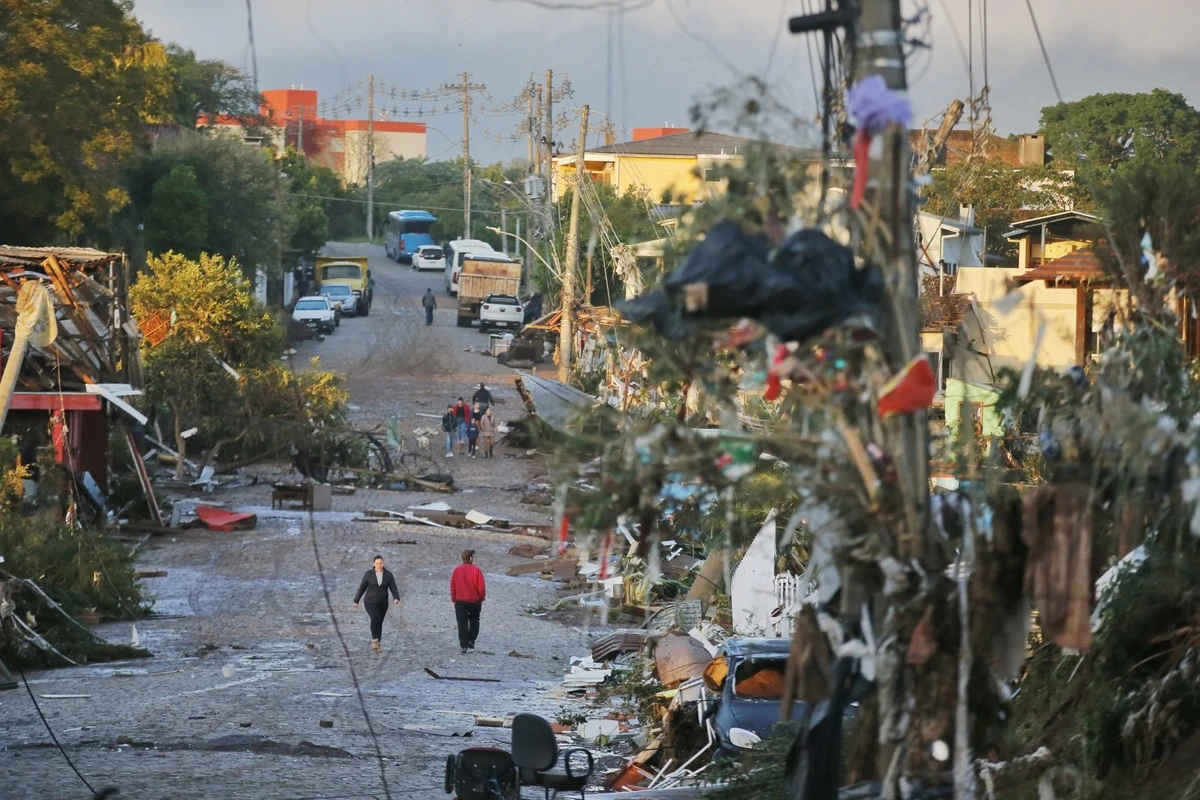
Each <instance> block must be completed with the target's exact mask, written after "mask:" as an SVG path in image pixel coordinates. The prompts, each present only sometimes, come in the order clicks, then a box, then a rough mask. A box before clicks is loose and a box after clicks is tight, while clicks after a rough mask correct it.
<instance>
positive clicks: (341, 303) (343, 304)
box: [321, 283, 358, 317]
mask: <svg viewBox="0 0 1200 800" xmlns="http://www.w3.org/2000/svg"><path fill="white" fill-rule="evenodd" d="M321 294H322V295H324V296H325V297H328V298H329V302H331V303H333V305H334V307H335V308H336V309H337V310H338V312H339V313H340V314H345V315H347V316H351V317H356V316H358V305H357V303H358V298H356V297H355V296H354V292H353V290H351V289H350V287H349V286H346V285H345V284H342V283H331V284H328V285H326V286H322V287H321Z"/></svg>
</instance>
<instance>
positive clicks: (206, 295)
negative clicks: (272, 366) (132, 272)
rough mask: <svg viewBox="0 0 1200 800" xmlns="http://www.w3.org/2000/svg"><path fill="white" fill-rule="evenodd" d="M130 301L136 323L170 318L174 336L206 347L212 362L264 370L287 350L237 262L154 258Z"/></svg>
mask: <svg viewBox="0 0 1200 800" xmlns="http://www.w3.org/2000/svg"><path fill="white" fill-rule="evenodd" d="M130 297H131V299H132V301H133V314H134V316H135V317H136V318H139V319H146V318H149V317H150V316H153V315H154V314H156V313H159V312H162V313H165V314H169V315H170V316H171V317H172V322H171V336H173V337H174V336H181V337H183V338H185V339H188V340H189V341H193V342H201V343H203V344H204V345H205V346H206V347H208V348H209V351H210V352H211V354H212V357H213V358H220V359H222V360H224V361H226V362H227V363H229V364H233V365H235V366H250V367H257V366H265V365H267V364H269V363H272V362H274V361H275V359H276V358H278V355H279V351H280V350H281V349H282V347H283V338H282V332H281V331H280V329H279V326H278V325H277V324H276V322H275V320H274V318H273V317H272V316H271V315H270V314H269V313H267V311H266V309H264V308H263V307H262V306H261V305H260V304H259V303H258V301H257V300H256V299H255V297H254V294H253V292H252V290H251V285H250V282H249V281H248V280H247V279H246V277H245V276H244V275H243V274H242V272H241V270H239V269H238V266H237V263H236V262H235V261H232V260H228V261H227V260H226V259H224V258H222V257H221V256H217V255H209V254H207V253H205V254H203V255H201V256H200V258H198V259H189V258H187V257H186V256H184V255H182V254H181V253H176V252H167V253H163V254H161V255H157V256H151V258H150V259H149V263H148V265H147V270H146V272H145V273H144V274H142V275H141V276H140V277H139V278H138V281H137V282H136V283H135V284H134V285H133V288H132V290H131V291H130ZM156 350H157V348H155V349H154V350H151V352H152V353H153V352H155V351H156ZM210 360H211V358H210Z"/></svg>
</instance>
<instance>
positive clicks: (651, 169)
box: [553, 128, 819, 205]
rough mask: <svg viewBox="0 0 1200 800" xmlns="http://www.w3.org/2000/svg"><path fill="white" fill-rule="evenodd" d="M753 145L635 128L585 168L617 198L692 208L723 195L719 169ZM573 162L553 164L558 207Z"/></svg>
mask: <svg viewBox="0 0 1200 800" xmlns="http://www.w3.org/2000/svg"><path fill="white" fill-rule="evenodd" d="M754 143H755V140H754V139H749V138H747V137H745V136H731V135H728V134H724V133H712V132H710V131H698V132H693V131H690V130H687V129H686V128H635V129H634V131H633V140H632V141H629V142H624V143H621V144H610V145H605V146H604V147H598V148H596V149H594V150H588V151H586V152H585V153H584V156H583V166H584V170H585V171H586V172H587V174H588V176H589V177H591V179H592V182H593V183H595V184H597V185H601V184H602V185H605V186H610V187H612V188H613V189H614V190H615V191H616V193H617V194H618V195H624V194H625V193H626V192H628V191H630V190H631V189H632V190H633V191H635V192H637V193H638V194H641V195H643V196H645V197H648V198H649V200H650V202H652V203H655V204H658V205H690V204H692V203H697V202H703V201H704V200H706V199H709V198H711V197H715V196H717V195H720V194H721V193H723V192H724V191H725V186H724V183H723V181H721V180H719V179H718V178H717V174H718V171H719V168H720V167H723V166H727V165H730V164H734V165H736V164H740V163H741V161H742V159H743V157H744V156H745V153H746V148H747V147H750V146H752V145H753V144H754ZM797 152H799V151H798V150H797ZM576 158H577V157H576V155H575V154H571V155H561V156H557V157H555V159H554V173H553V192H554V194H553V198H554V200H555V201H556V202H557V201H558V200H560V199H561V198H562V197H563V195H565V194H566V193H567V192H568V190H569V189H570V187H571V185H572V184H573V183H574V181H575V173H576ZM815 158H817V159H819V154H818V155H816V156H815Z"/></svg>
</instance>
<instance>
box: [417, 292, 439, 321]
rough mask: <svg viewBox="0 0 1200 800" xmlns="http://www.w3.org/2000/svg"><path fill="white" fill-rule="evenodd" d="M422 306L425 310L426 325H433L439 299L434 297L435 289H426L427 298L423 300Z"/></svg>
mask: <svg viewBox="0 0 1200 800" xmlns="http://www.w3.org/2000/svg"><path fill="white" fill-rule="evenodd" d="M421 305H422V306H423V307H424V309H425V324H426V325H427V326H428V325H432V324H433V311H434V309H436V308H437V298H436V297H434V296H433V289H426V290H425V296H424V297H422V298H421Z"/></svg>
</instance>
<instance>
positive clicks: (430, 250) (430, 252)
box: [417, 247, 445, 258]
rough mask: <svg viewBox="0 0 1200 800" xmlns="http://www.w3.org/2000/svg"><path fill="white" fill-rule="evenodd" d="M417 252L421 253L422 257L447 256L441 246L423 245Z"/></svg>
mask: <svg viewBox="0 0 1200 800" xmlns="http://www.w3.org/2000/svg"><path fill="white" fill-rule="evenodd" d="M417 252H419V253H420V254H421V258H445V256H443V255H442V248H440V247H422V248H421V249H420V250H418V251H417Z"/></svg>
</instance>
